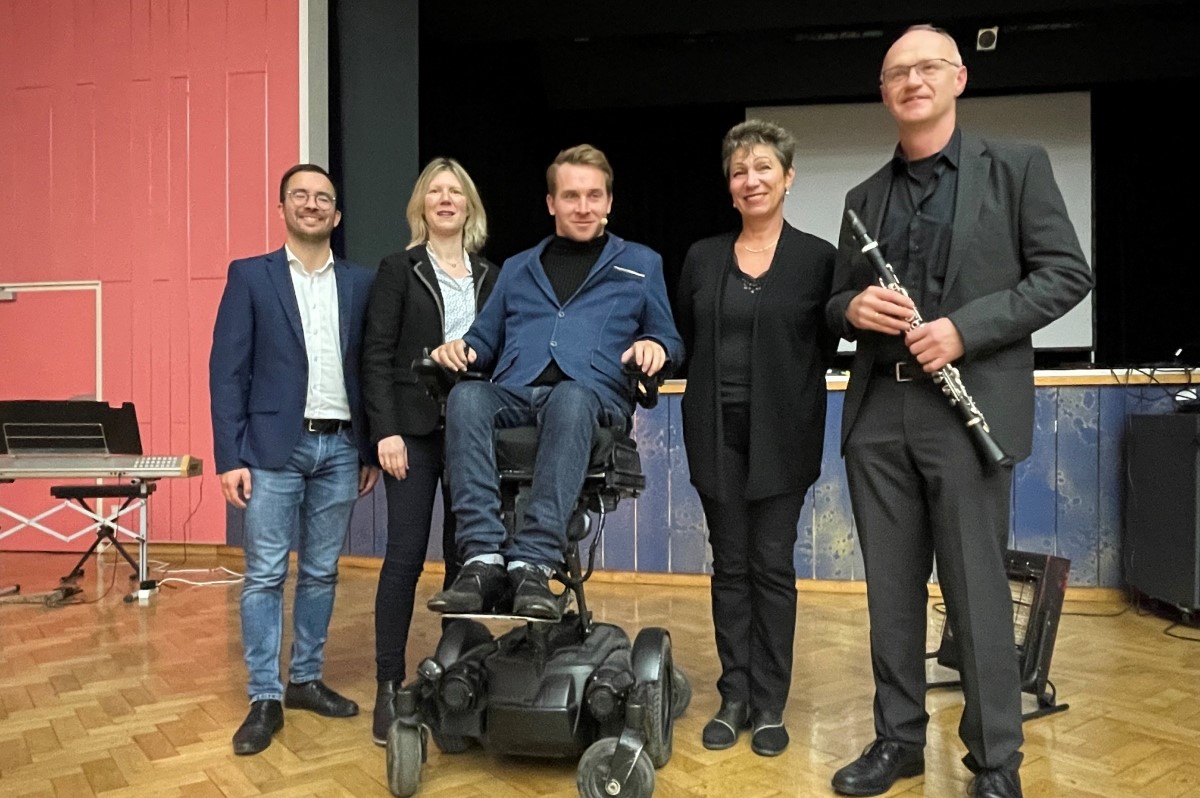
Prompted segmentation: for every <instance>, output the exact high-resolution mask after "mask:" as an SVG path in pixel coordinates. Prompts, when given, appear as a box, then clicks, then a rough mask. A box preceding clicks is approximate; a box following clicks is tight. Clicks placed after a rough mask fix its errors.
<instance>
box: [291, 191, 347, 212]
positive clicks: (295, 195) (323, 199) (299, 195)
mask: <svg viewBox="0 0 1200 798" xmlns="http://www.w3.org/2000/svg"><path fill="white" fill-rule="evenodd" d="M287 196H288V199H290V200H291V201H292V203H293V204H295V205H307V204H308V200H309V197H311V198H312V200H313V202H315V203H317V207H318V208H325V209H327V210H328V209H329V208H332V207H333V203H335V202H337V197H335V196H333V195H332V194H327V193H326V192H324V191H308V190H306V189H303V188H293V189H291V190H290V191H288V192H287Z"/></svg>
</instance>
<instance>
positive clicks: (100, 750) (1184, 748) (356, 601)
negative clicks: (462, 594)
mask: <svg viewBox="0 0 1200 798" xmlns="http://www.w3.org/2000/svg"><path fill="white" fill-rule="evenodd" d="M200 560H202V561H198V560H197V558H196V556H195V555H193V556H192V558H191V559H190V561H189V562H188V563H187V567H206V566H209V565H213V564H217V563H218V562H219V563H220V564H223V565H227V566H229V567H232V568H234V569H236V568H238V567H239V564H240V563H239V561H237V560H234V559H229V558H224V559H221V560H220V561H218V560H216V559H215V558H212V557H208V558H200ZM72 563H73V558H71V557H68V556H64V555H44V554H14V553H0V585H3V584H7V583H11V582H17V581H19V582H21V583H22V586H23V592H25V593H32V592H35V591H37V590H39V589H49V588H52V587H54V586H55V584H56V581H57V577H58V576H59V575H61V574H62V573H64V572H65V571H66V570H68V569H69V567H70V565H71V564H72ZM87 570H88V572H87V575H86V577H85V579H84V581H83V583H82V584H83V587H84V588H85V590H84V594H83V596H84V597H86V598H87V599H89V600H90V601H91V603H87V604H74V605H68V606H63V607H58V608H47V607H44V606H36V605H28V604H7V603H5V604H0V647H2V648H0V796H5V797H7V796H27V795H28V796H34V795H37V796H69V797H70V798H75V796H89V795H104V796H112V797H113V798H124V797H125V796H129V797H130V798H133V797H134V796H137V798H144V797H145V796H188V797H189V798H199V797H200V796H206V797H207V796H257V795H270V796H387V795H388V794H389V793H388V791H387V789H386V786H385V773H384V752H383V749H381V748H378V747H376V746H374V745H372V743H371V740H370V708H371V704H372V701H373V699H374V658H373V656H374V651H373V636H374V632H373V619H372V611H373V601H374V587H375V578H376V570H375V569H373V568H366V567H344V568H343V571H342V581H341V584H340V586H339V592H338V600H337V607H336V610H335V614H334V621H333V626H332V630H331V634H330V642H329V645H328V656H327V663H326V680H327V681H328V682H329V683H330V684H331V685H333V686H334V687H336V688H337V689H339V690H341V691H343V692H344V693H346V694H347V695H349V696H351V697H352V698H354V699H356V700H357V701H358V702H359V703H360V705H361V706H362V709H363V712H362V714H360V715H359V716H358V717H357V718H353V719H349V720H330V719H325V718H320V717H317V716H314V715H312V714H311V713H305V712H298V711H288V712H287V713H286V725H285V727H284V729H283V731H282V732H280V734H279V735H278V736H277V737H276V740H275V743H274V744H273V745H272V746H271V747H270V748H269V749H268V750H267V751H266V752H265V753H263V754H261V755H259V756H254V757H235V756H234V755H233V753H232V751H231V749H230V736H231V735H232V733H233V731H234V729H235V728H236V727H237V725H238V723H239V722H240V721H241V719H242V717H243V716H244V714H245V710H246V699H245V695H244V680H245V672H244V668H243V666H242V661H241V653H240V638H239V631H238V618H237V596H238V590H239V588H238V587H237V586H219V587H186V586H176V587H164V588H163V589H162V590H161V592H160V594H159V595H157V596H155V597H153V598H152V599H151V600H150V602H149V603H148V604H146V605H144V606H143V605H139V604H138V603H137V602H136V601H135V602H125V601H123V600H122V598H123V595H124V593H125V592H127V590H128V582H126V581H125V580H126V577H127V575H128V571H129V569H128V567H127V566H124V565H121V566H116V565H114V564H112V559H111V553H110V554H108V555H104V558H103V561H102V562H101V563H99V564H98V565H97V564H96V563H95V562H94V561H93V562H92V563H90V564H89V566H88V569H87ZM188 576H189V577H190V578H193V579H195V578H202V577H201V576H198V575H196V574H189V575H188ZM207 578H215V575H214V577H207ZM439 580H440V577H435V576H433V575H427V576H426V577H424V578H423V579H422V582H421V586H420V594H419V596H418V599H419V601H420V602H421V603H423V602H424V600H425V598H427V597H428V596H429V595H430V593H431V592H432V591H433V590H434V589H435V582H437V581H439ZM110 583H111V584H112V585H113V586H112V587H111V588H108V585H109V584H110ZM589 599H590V601H591V602H592V603H593V606H594V609H595V611H596V613H597V615H598V616H599V617H601V618H603V619H604V620H607V621H610V622H614V623H617V624H620V625H622V626H623V627H624V628H625V629H626V630H627V631H629V632H630V636H631V637H632V635H633V634H634V633H635V632H636V630H637V629H639V628H641V627H644V626H653V625H662V626H666V627H668V628H669V629H670V630H671V632H672V636H673V640H674V654H675V658H676V662H677V663H678V664H680V665H681V667H683V668H684V669H685V670H686V672H687V673H688V674H689V676H690V677H691V679H692V682H693V686H694V689H695V698H694V700H693V702H692V705H691V707H690V708H689V709H688V711H687V712H686V714H685V715H684V716H683V717H682V718H681V719H680V720H679V721H678V723H677V725H676V732H675V753H674V756H673V758H672V759H671V761H670V762H669V763H668V764H667V766H666V767H664V768H662V769H661V770H659V771H658V773H657V783H658V787H657V790H656V792H655V795H656V796H659V798H684V797H685V796H687V797H688V798H691V797H693V796H710V797H712V798H716V797H717V796H737V798H776V797H780V796H788V797H791V796H826V795H832V790H831V788H830V787H829V779H830V777H831V775H832V774H833V772H834V770H835V769H836V768H837V767H839V766H840V765H841V764H843V763H845V762H846V761H848V760H850V759H852V758H853V757H854V756H855V755H857V754H858V752H859V751H860V750H861V749H862V748H863V747H864V746H865V745H866V744H867V743H868V742H869V741H870V740H871V737H872V724H871V700H872V689H871V680H870V666H869V662H868V659H867V643H866V641H867V629H866V599H865V597H864V596H863V595H861V594H856V593H852V592H851V593H818V592H802V593H801V595H800V612H799V620H798V628H797V635H796V664H795V677H794V682H793V687H792V696H791V701H790V703H789V705H788V709H787V713H786V716H785V720H786V721H787V724H788V728H789V730H790V732H791V736H792V745H791V747H790V748H789V749H788V750H787V751H786V752H785V753H784V754H783V755H782V756H779V757H776V758H774V759H764V758H761V757H758V756H755V755H754V754H753V753H751V752H750V750H749V745H748V743H747V742H746V739H745V738H744V737H743V740H742V742H740V743H739V744H738V745H737V746H735V747H734V748H732V749H729V750H727V751H720V752H712V751H706V750H705V749H704V748H703V747H701V745H700V740H699V737H700V729H701V728H702V726H703V725H704V723H705V721H706V720H707V719H708V718H709V717H710V716H711V714H712V713H713V712H714V711H715V709H716V706H717V703H718V700H717V697H716V693H715V689H714V687H713V684H714V681H715V679H716V676H717V672H718V669H717V663H716V660H715V656H714V654H713V646H712V624H711V620H710V615H709V604H708V592H707V589H706V588H705V587H702V586H658V585H644V584H642V585H635V584H618V583H612V582H608V583H605V582H593V583H591V584H590V585H589ZM1121 609H1122V607H1121V606H1120V605H1117V604H1112V603H1099V604H1098V603H1089V602H1071V603H1069V604H1068V607H1067V608H1066V612H1065V614H1064V616H1063V618H1062V622H1061V625H1060V630H1059V637H1058V642H1057V645H1056V647H1055V655H1054V663H1053V667H1052V670H1051V675H1052V678H1053V680H1054V682H1055V683H1056V685H1057V688H1058V695H1059V698H1060V700H1061V701H1064V702H1068V703H1069V704H1070V709H1069V710H1068V711H1066V712H1063V713H1060V714H1056V715H1052V716H1049V717H1045V718H1041V719H1037V720H1033V721H1030V722H1028V723H1026V726H1025V732H1026V737H1027V742H1026V746H1025V752H1026V759H1025V765H1024V767H1023V769H1022V778H1023V780H1024V783H1025V794H1026V795H1027V796H1030V798H1038V797H1041V796H1062V797H1064V798H1065V797H1066V796H1104V797H1105V798H1130V796H1136V797H1137V798H1143V797H1144V798H1185V796H1193V797H1197V796H1200V643H1197V642H1187V641H1184V640H1178V639H1173V638H1172V637H1169V636H1167V635H1164V634H1163V631H1164V629H1165V628H1166V627H1167V626H1168V623H1169V621H1168V620H1167V619H1164V618H1162V617H1156V616H1153V615H1146V614H1140V613H1138V612H1136V611H1134V610H1133V609H1130V610H1128V611H1125V612H1121ZM1084 613H1086V614H1087V615H1084ZM1116 613H1119V614H1116ZM930 617H931V629H930V641H931V644H930V647H931V648H933V647H935V644H936V641H937V639H938V634H939V630H940V616H938V615H937V614H936V613H935V612H934V611H933V608H932V603H931V612H930ZM438 632H439V625H438V623H437V620H436V619H435V618H434V617H432V616H431V615H430V614H429V613H427V612H425V611H424V610H418V613H417V617H416V619H415V622H414V627H413V634H412V638H411V648H410V658H419V657H421V656H424V655H425V654H428V653H430V652H432V650H433V648H434V646H435V644H436V640H437V636H438ZM1180 634H1183V635H1188V636H1191V637H1200V630H1195V629H1182V630H1180ZM286 646H287V641H286V639H285V650H286ZM410 669H411V665H410ZM944 675H945V674H943V676H944ZM1028 700H1029V702H1030V703H1032V699H1028ZM961 704H962V699H961V695H960V694H959V693H958V692H957V691H955V690H953V689H945V690H938V691H933V692H931V693H930V694H929V699H928V706H929V711H930V714H931V716H932V717H931V721H930V729H929V746H928V748H927V752H926V758H927V773H926V775H925V776H924V777H919V778H913V779H905V780H902V781H900V782H898V783H897V784H896V786H895V787H894V788H893V790H892V791H891V792H889V793H888V795H890V796H901V795H903V796H933V797H934V798H943V797H947V798H948V797H949V796H960V795H962V794H963V793H964V791H965V790H966V785H967V776H968V774H967V772H966V770H965V768H963V767H962V766H961V764H960V763H959V758H960V757H961V756H962V754H963V749H962V746H961V743H960V742H959V741H958V738H957V731H956V729H957V724H958V719H959V716H960V714H961ZM574 785H575V763H574V762H564V761H561V760H559V761H555V760H550V761H528V760H521V759H515V758H504V757H499V756H496V755H493V754H491V753H488V752H486V751H482V750H479V749H473V750H472V751H469V752H468V753H466V754H461V755H457V756H445V755H441V754H439V753H437V752H436V750H435V751H432V752H431V754H430V759H429V762H428V763H427V764H426V766H425V768H424V770H423V771H422V786H421V790H420V792H419V793H418V795H420V796H423V797H424V798H451V797H453V798H475V797H479V798H517V796H540V797H544V798H551V797H552V798H573V797H574V796H576V794H577V793H576V790H575V786H574Z"/></svg>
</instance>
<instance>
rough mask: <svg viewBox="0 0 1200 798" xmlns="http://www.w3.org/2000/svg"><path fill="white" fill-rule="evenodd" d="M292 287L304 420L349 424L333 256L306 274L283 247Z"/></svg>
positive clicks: (302, 267)
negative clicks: (302, 357)
mask: <svg viewBox="0 0 1200 798" xmlns="http://www.w3.org/2000/svg"><path fill="white" fill-rule="evenodd" d="M283 250H284V254H286V255H287V259H288V267H289V271H290V272H291V274H292V287H293V288H294V289H295V290H296V302H297V304H299V305H300V322H301V324H302V326H303V327H304V350H305V353H306V354H307V355H308V396H307V397H306V398H305V400H304V417H305V418H320V419H334V418H336V419H341V420H343V421H349V420H350V400H349V398H347V396H346V376H345V372H344V371H343V370H342V336H341V332H340V330H339V318H338V294H337V278H336V277H335V276H334V273H333V253H332V252H330V253H329V259H328V260H326V261H325V265H324V266H322V267H321V268H319V269H317V270H316V271H313V272H309V271H308V270H307V269H305V268H304V264H303V263H301V262H300V259H299V258H297V257H296V256H295V255H294V254H293V253H292V251H291V250H290V249H288V247H287V246H286V245H285V246H284V248H283Z"/></svg>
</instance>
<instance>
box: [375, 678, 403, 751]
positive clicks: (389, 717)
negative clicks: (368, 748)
mask: <svg viewBox="0 0 1200 798" xmlns="http://www.w3.org/2000/svg"><path fill="white" fill-rule="evenodd" d="M399 689H400V680H399V679H395V680H393V681H387V682H379V684H378V685H377V686H376V688H375V712H374V713H373V716H372V720H371V739H373V740H374V741H375V745H387V736H388V729H390V728H391V727H392V721H394V720H395V719H396V706H395V703H394V702H393V701H392V699H393V698H394V697H395V696H396V691H397V690H399Z"/></svg>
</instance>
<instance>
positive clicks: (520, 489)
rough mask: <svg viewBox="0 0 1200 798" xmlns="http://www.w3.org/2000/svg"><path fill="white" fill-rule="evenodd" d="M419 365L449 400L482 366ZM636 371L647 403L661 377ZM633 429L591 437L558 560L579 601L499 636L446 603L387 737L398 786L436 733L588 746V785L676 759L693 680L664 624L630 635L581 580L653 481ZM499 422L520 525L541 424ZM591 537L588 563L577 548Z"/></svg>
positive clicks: (506, 508)
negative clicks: (605, 614) (436, 636)
mask: <svg viewBox="0 0 1200 798" xmlns="http://www.w3.org/2000/svg"><path fill="white" fill-rule="evenodd" d="M413 371H414V372H415V373H416V374H417V375H418V378H419V379H420V380H421V381H422V382H423V383H424V384H425V386H426V388H427V389H428V390H429V392H430V393H431V394H432V395H433V396H434V397H435V398H436V399H438V400H439V401H440V402H442V403H443V404H444V402H445V398H446V396H447V395H448V394H449V391H450V389H451V388H452V387H453V385H454V384H455V383H456V382H457V381H458V380H459V379H470V378H474V379H485V378H486V377H485V376H484V375H479V374H472V373H470V372H468V373H466V374H455V373H453V372H450V371H448V370H445V369H443V368H442V367H441V366H439V365H438V364H437V363H435V362H434V361H432V360H431V359H429V358H427V357H426V358H424V359H419V360H417V361H415V362H414V363H413ZM627 376H628V378H629V380H630V389H631V391H632V392H633V394H634V395H635V397H636V399H637V402H638V404H640V405H641V406H643V407H647V408H650V407H653V406H654V405H655V404H656V403H657V401H658V387H659V385H660V384H661V381H662V378H661V376H656V377H654V378H647V377H645V376H644V375H642V374H641V373H640V371H636V370H635V369H629V370H627ZM629 431H630V430H629V429H626V428H621V429H614V428H611V427H602V428H601V429H600V431H599V433H598V434H597V436H596V438H595V439H594V440H593V442H592V451H591V458H590V462H589V465H588V472H587V477H586V478H585V480H584V484H583V489H582V491H581V494H580V496H579V500H578V502H577V504H576V508H575V511H574V513H573V515H572V516H571V519H570V522H569V525H568V534H567V549H566V551H565V552H564V560H565V562H564V565H563V566H562V567H560V568H559V569H557V571H556V573H555V579H556V580H557V581H559V582H561V583H562V584H563V585H564V586H565V589H564V590H563V593H562V595H561V597H560V600H562V601H563V602H564V603H569V601H570V600H573V602H574V608H572V609H568V610H567V611H566V612H564V613H563V615H562V618H561V620H558V621H543V620H537V619H531V618H523V617H520V616H512V615H508V616H504V615H499V616H489V617H491V618H495V617H502V618H509V619H512V620H514V621H523V622H524V625H523V626H516V627H514V628H513V629H511V630H510V631H508V632H507V633H505V634H502V635H500V636H499V637H495V638H493V636H492V634H491V632H490V631H489V630H488V629H487V628H486V627H485V626H484V625H483V624H482V623H480V622H479V620H477V619H476V618H477V617H478V616H464V615H450V614H447V615H444V616H443V619H444V620H443V634H442V638H441V640H440V642H439V643H438V645H437V649H436V651H435V653H434V654H433V656H431V657H428V658H426V659H425V660H424V661H423V662H421V664H420V665H419V666H418V668H417V678H416V679H415V680H414V681H412V682H410V683H409V684H407V685H405V686H404V687H403V688H401V689H399V690H397V691H396V694H395V697H394V698H393V701H394V702H395V704H394V708H395V710H396V720H395V721H394V722H393V723H392V726H391V728H390V729H389V730H388V737H387V778H388V789H389V790H390V791H391V793H392V794H393V795H395V796H398V798H406V797H407V796H410V795H413V794H414V793H416V792H417V789H418V787H419V785H420V775H421V766H422V764H423V763H424V762H425V760H426V752H427V748H428V744H429V742H430V740H431V739H432V742H433V744H434V745H436V746H437V747H438V749H439V750H440V751H441V752H442V753H445V754H454V753H461V752H463V751H466V750H467V749H468V748H469V747H470V746H471V745H472V744H473V743H479V744H480V745H481V746H483V747H484V748H485V749H488V750H490V751H494V752H496V753H500V754H508V755H518V756H530V757H563V758H567V757H580V759H579V765H578V769H577V778H576V781H577V785H578V788H579V793H580V795H581V796H583V798H602V797H604V798H608V797H611V796H625V797H626V798H647V796H650V795H651V794H652V793H653V792H654V781H655V776H654V770H655V768H659V767H662V766H663V765H665V764H666V763H667V761H668V760H669V759H670V758H671V746H672V732H673V725H674V720H675V718H677V717H678V716H679V715H680V714H682V713H683V711H684V709H686V707H687V705H688V703H689V701H690V700H691V693H692V689H691V684H690V682H689V681H688V678H687V676H686V675H685V674H684V673H683V671H682V670H680V669H679V668H678V667H676V666H675V664H674V662H673V659H672V655H671V636H670V634H669V633H668V632H667V630H666V629H662V628H658V627H651V628H645V629H642V630H641V631H640V632H638V634H637V636H636V638H635V639H634V640H633V642H632V643H631V642H630V640H629V637H628V635H626V633H625V632H624V631H623V630H622V629H621V628H620V627H617V626H614V625H612V624H607V623H602V622H598V621H595V620H593V618H592V614H591V612H590V611H589V610H588V606H587V601H586V598H585V596H584V589H583V586H584V582H586V581H587V579H588V578H589V577H590V576H591V574H592V565H593V561H594V558H595V553H596V548H597V544H598V542H599V540H600V535H601V534H602V532H603V529H604V522H605V518H606V516H607V514H608V513H610V512H611V511H612V510H613V509H614V508H615V507H616V505H617V503H618V502H619V501H620V500H621V499H623V498H629V497H636V496H637V495H639V493H640V492H641V491H642V489H643V488H645V485H646V479H645V477H644V476H643V474H642V470H641V460H640V458H639V456H638V451H637V446H636V444H635V443H634V442H633V440H631V439H630V437H629ZM495 435H496V455H497V457H496V459H497V468H498V470H499V473H500V495H501V513H502V515H503V518H504V524H505V528H506V529H507V530H508V534H510V535H512V534H513V533H514V532H515V530H518V529H520V528H521V522H522V517H523V513H524V508H525V505H526V502H527V501H528V494H529V491H530V489H531V486H532V482H533V463H534V458H535V456H536V453H537V446H538V429H537V428H536V427H517V428H511V429H498V430H496V432H495ZM593 515H594V516H595V517H596V518H597V519H598V520H597V522H596V523H595V524H593ZM593 526H594V527H595V529H594V534H593ZM589 536H590V537H591V543H590V546H589V548H588V557H587V565H586V570H585V569H584V564H583V562H582V558H581V556H580V547H581V545H582V544H583V543H584V542H585V541H586V540H587V539H588V538H589Z"/></svg>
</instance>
